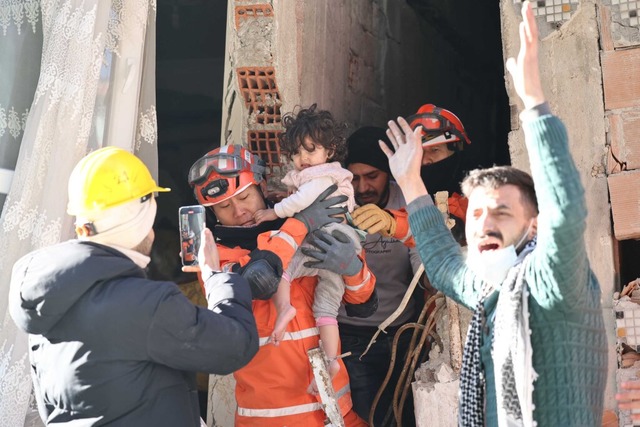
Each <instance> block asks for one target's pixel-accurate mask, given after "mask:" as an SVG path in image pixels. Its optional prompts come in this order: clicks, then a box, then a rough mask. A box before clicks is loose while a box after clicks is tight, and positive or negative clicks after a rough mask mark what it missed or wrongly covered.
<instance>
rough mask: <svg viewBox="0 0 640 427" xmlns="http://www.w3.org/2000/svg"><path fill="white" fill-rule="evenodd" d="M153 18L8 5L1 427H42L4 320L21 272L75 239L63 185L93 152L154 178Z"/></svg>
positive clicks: (0, 133) (103, 2) (1, 156)
mask: <svg viewBox="0 0 640 427" xmlns="http://www.w3.org/2000/svg"><path fill="white" fill-rule="evenodd" d="M155 17H156V1H155V0H0V206H2V216H1V217H0V316H1V317H0V425H1V426H7V427H21V426H25V425H29V426H31V425H33V426H36V425H42V424H41V422H40V421H39V420H38V419H37V416H34V413H33V408H32V406H33V404H30V396H31V378H30V374H29V360H28V354H27V341H26V336H25V334H23V333H22V332H20V331H18V330H17V329H16V327H15V325H14V324H13V322H12V320H11V318H10V317H9V315H8V313H7V297H8V292H9V280H10V277H11V268H12V266H13V264H14V263H15V261H16V260H17V259H18V258H19V257H21V256H22V255H24V254H25V253H27V252H29V251H32V250H34V249H37V248H40V247H43V246H47V245H51V244H54V243H57V242H59V241H63V240H67V239H69V238H72V237H73V220H72V218H71V217H69V216H68V215H66V203H67V191H66V188H67V180H68V177H69V174H70V173H71V170H72V169H73V166H74V165H75V164H76V163H77V162H78V160H79V159H80V158H81V157H83V156H84V155H85V154H86V153H87V152H89V151H92V150H95V149H97V148H100V147H103V146H108V145H113V146H119V147H123V148H126V149H129V150H132V151H133V152H135V153H136V154H138V155H139V156H140V157H141V158H142V159H143V160H144V161H145V163H146V164H147V165H148V166H149V167H150V169H151V170H152V173H154V174H155V172H156V170H157V146H156V143H157V131H156V128H157V127H156V110H155ZM14 169H15V172H13V170H14ZM5 198H6V199H5Z"/></svg>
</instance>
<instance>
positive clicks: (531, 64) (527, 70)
mask: <svg viewBox="0 0 640 427" xmlns="http://www.w3.org/2000/svg"><path fill="white" fill-rule="evenodd" d="M506 67H507V71H508V72H509V74H510V75H511V79H512V80H513V86H514V88H515V90H516V93H517V94H518V96H519V97H520V99H521V100H522V102H523V103H524V108H525V109H529V108H532V107H535V106H536V105H540V104H542V103H543V102H544V101H545V99H544V93H543V91H542V84H541V83H540V70H539V66H538V26H537V24H536V19H535V16H533V10H532V9H531V2H529V1H525V2H523V3H522V22H521V23H520V52H519V53H518V58H517V59H515V58H509V59H507V63H506Z"/></svg>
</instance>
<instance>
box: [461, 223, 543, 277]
mask: <svg viewBox="0 0 640 427" xmlns="http://www.w3.org/2000/svg"><path fill="white" fill-rule="evenodd" d="M532 224H533V221H532V222H530V223H529V226H528V227H527V230H526V231H525V232H524V234H523V235H522V237H521V238H520V240H519V241H518V243H517V244H516V245H509V246H507V247H506V248H501V249H494V250H492V251H484V252H475V251H474V252H470V253H469V256H468V257H467V266H468V267H469V268H470V269H471V271H473V272H474V273H475V274H476V275H477V276H479V277H480V278H482V280H484V281H485V282H487V283H489V284H490V285H492V286H498V285H500V284H501V283H502V282H503V281H504V279H506V278H507V274H508V273H509V270H510V269H511V267H513V266H514V265H516V262H517V261H518V253H517V252H516V248H520V245H522V243H523V242H524V241H525V239H526V238H527V236H528V235H529V231H530V230H531V225H532Z"/></svg>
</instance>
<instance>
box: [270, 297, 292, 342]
mask: <svg viewBox="0 0 640 427" xmlns="http://www.w3.org/2000/svg"><path fill="white" fill-rule="evenodd" d="M294 317H296V309H295V307H294V306H292V305H289V306H288V307H286V308H284V309H281V310H280V312H279V313H278V317H277V318H276V325H275V327H274V328H273V332H271V336H270V337H269V342H270V343H271V344H273V345H275V346H278V345H280V341H282V338H283V337H284V333H285V332H286V330H287V325H288V324H289V322H291V320H292V319H293V318H294Z"/></svg>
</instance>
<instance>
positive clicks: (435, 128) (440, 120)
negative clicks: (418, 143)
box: [407, 113, 469, 148]
mask: <svg viewBox="0 0 640 427" xmlns="http://www.w3.org/2000/svg"><path fill="white" fill-rule="evenodd" d="M407 121H408V122H409V126H411V128H412V129H415V128H416V127H418V126H422V145H423V146H430V145H437V144H444V143H449V142H458V141H465V142H466V143H467V144H468V143H469V138H468V137H467V135H466V134H465V133H464V131H460V130H459V129H458V128H457V127H456V125H455V124H454V123H452V122H451V121H450V120H449V119H447V118H446V117H444V116H443V115H441V114H438V113H419V114H414V115H413V116H410V117H409V118H408V119H407ZM460 148H462V147H460Z"/></svg>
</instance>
